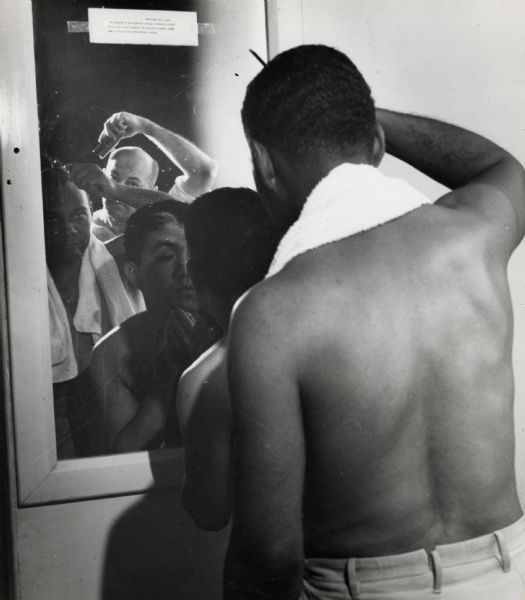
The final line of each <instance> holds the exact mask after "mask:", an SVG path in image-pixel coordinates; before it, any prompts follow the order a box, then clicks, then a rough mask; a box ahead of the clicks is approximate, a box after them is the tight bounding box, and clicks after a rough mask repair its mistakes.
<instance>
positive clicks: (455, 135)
mask: <svg viewBox="0 0 525 600" xmlns="http://www.w3.org/2000/svg"><path fill="white" fill-rule="evenodd" d="M376 115H377V121H378V123H379V124H380V125H381V126H382V128H383V130H384V132H385V138H386V151H387V152H388V153H389V154H391V155H392V156H395V157H396V158H399V159H401V160H403V161H405V162H407V163H408V164H410V165H412V166H413V167H415V168H416V169H418V170H419V171H421V172H422V173H425V175H428V176H429V177H431V178H432V179H434V180H436V181H438V182H439V183H441V184H443V185H445V186H447V187H449V188H451V189H452V190H454V191H453V192H452V194H447V195H446V196H444V197H443V198H442V199H441V200H440V203H441V204H444V205H447V206H454V207H455V208H468V209H472V210H478V211H479V212H481V213H482V214H484V215H486V216H487V217H489V218H490V219H492V220H493V221H494V222H495V223H496V224H498V225H503V226H504V227H505V229H506V230H507V231H509V232H510V234H511V236H512V239H510V240H509V242H510V244H511V248H510V250H512V249H514V247H515V246H517V244H518V243H519V242H520V240H521V239H522V237H523V235H524V233H525V172H524V170H523V167H522V166H521V164H520V163H519V162H518V161H517V160H516V159H515V158H514V157H513V156H512V155H511V154H509V153H508V152H507V151H505V150H503V148H500V147H499V146H498V145H497V144H495V143H494V142H491V141H490V140H487V139H486V138H484V137H482V136H480V135H478V134H476V133H473V132H471V131H467V130H466V129H462V128H461V127H456V126H454V125H449V124H447V123H443V122H441V121H437V120H434V119H430V118H426V117H419V116H414V115H407V114H402V113H396V112H393V111H389V110H384V109H377V111H376Z"/></svg>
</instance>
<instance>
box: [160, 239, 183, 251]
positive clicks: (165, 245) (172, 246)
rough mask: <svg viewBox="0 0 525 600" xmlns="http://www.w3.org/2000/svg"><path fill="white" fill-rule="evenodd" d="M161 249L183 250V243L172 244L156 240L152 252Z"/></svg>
mask: <svg viewBox="0 0 525 600" xmlns="http://www.w3.org/2000/svg"><path fill="white" fill-rule="evenodd" d="M161 248H169V249H170V250H179V249H180V248H185V244H184V242H182V241H180V242H172V241H168V240H157V241H156V242H155V243H154V244H153V246H152V249H153V250H160V249H161Z"/></svg>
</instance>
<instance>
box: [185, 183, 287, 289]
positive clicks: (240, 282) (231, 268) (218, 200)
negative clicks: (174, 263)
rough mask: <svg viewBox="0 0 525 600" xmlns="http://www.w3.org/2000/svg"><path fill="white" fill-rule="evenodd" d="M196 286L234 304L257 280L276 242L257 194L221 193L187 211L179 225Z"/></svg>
mask: <svg viewBox="0 0 525 600" xmlns="http://www.w3.org/2000/svg"><path fill="white" fill-rule="evenodd" d="M184 226H185V230H186V239H187V242H188V248H189V253H190V258H191V263H192V274H194V275H195V274H196V275H197V276H198V277H197V279H198V281H195V282H194V283H196V284H197V285H200V284H204V285H205V286H206V287H207V288H208V289H210V290H211V291H212V292H214V293H215V294H217V295H218V296H220V297H222V298H223V299H236V298H238V297H239V296H241V295H242V294H243V293H244V292H245V291H246V290H248V289H249V288H250V287H252V286H253V285H255V284H256V283H258V282H259V281H261V280H262V279H263V278H264V276H265V275H266V273H267V271H268V267H269V266H270V262H271V260H272V257H273V255H274V253H275V250H276V248H277V243H278V235H277V231H276V229H275V226H274V224H273V222H272V220H271V219H270V216H269V215H268V213H267V212H266V211H265V209H264V207H263V205H262V203H261V200H260V198H259V196H258V194H257V193H256V192H254V191H253V190H250V189H247V188H220V189H216V190H213V191H212V192H208V193H207V194H203V195H202V196H200V197H199V198H197V200H195V201H194V202H193V203H192V204H191V205H190V206H189V208H188V212H187V214H186V217H185V222H184Z"/></svg>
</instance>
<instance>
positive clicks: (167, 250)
mask: <svg viewBox="0 0 525 600" xmlns="http://www.w3.org/2000/svg"><path fill="white" fill-rule="evenodd" d="M164 215H165V216H166V218H167V221H166V223H165V224H163V225H162V226H161V227H159V229H157V230H156V231H154V232H151V233H149V234H148V236H147V239H146V243H145V245H144V249H143V251H142V255H141V259H140V262H139V264H138V265H136V268H137V271H136V272H137V286H138V287H139V288H140V289H141V290H142V293H143V294H144V299H145V301H146V306H147V308H148V310H160V311H165V310H170V309H174V308H183V309H185V310H196V309H197V308H198V305H197V297H196V294H195V290H194V289H193V287H192V285H191V282H190V280H189V277H188V272H187V268H186V262H187V258H188V255H187V247H186V238H185V236H184V230H183V228H182V226H181V225H180V224H179V223H178V222H177V221H176V219H175V218H174V217H173V216H172V215H169V214H168V213H164Z"/></svg>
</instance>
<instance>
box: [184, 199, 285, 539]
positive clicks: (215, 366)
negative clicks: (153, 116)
mask: <svg viewBox="0 0 525 600" xmlns="http://www.w3.org/2000/svg"><path fill="white" fill-rule="evenodd" d="M184 229H185V232H186V238H187V241H188V249H189V251H190V255H191V260H190V263H189V270H190V274H191V278H192V281H193V283H194V285H195V288H196V290H197V295H198V298H199V304H200V306H201V307H202V308H203V309H205V310H206V311H207V312H208V313H209V314H211V315H212V316H213V317H214V318H215V320H216V321H217V323H218V324H219V326H220V328H221V330H222V331H223V332H224V334H223V335H222V337H221V339H220V340H219V341H218V342H217V343H216V344H214V345H213V346H212V347H211V348H210V349H209V350H208V351H207V352H205V353H204V354H203V355H202V356H200V357H199V358H198V359H197V360H196V361H195V362H194V363H193V364H192V365H191V367H189V368H188V369H187V370H186V371H185V372H184V374H183V376H182V377H181V380H180V382H179V386H178V390H177V413H178V415H179V419H178V420H179V423H180V427H181V432H182V438H183V442H184V463H185V477H184V483H183V487H182V502H183V504H184V508H185V509H186V511H187V512H188V513H189V514H190V515H191V517H192V518H193V520H194V522H195V524H196V525H197V526H198V527H200V528H202V529H210V530H217V529H221V528H222V527H224V526H225V525H226V524H227V523H228V522H229V520H230V515H231V485H230V484H231V474H230V468H231V462H230V457H231V435H232V428H231V409H230V398H229V394H228V381H227V377H226V345H227V339H228V335H227V334H228V324H229V321H230V315H231V312H232V309H233V305H234V304H235V302H236V301H237V300H238V299H239V297H240V296H241V295H242V294H243V293H244V292H246V291H247V290H248V289H249V288H250V287H252V286H253V285H255V284H256V283H258V282H259V281H261V280H262V279H263V278H264V276H265V275H266V272H267V271H268V267H269V266H270V261H271V259H272V256H273V253H274V252H275V249H276V247H277V241H278V240H277V233H276V231H275V228H274V226H273V223H272V221H271V219H270V217H269V215H268V213H267V212H266V211H265V210H264V207H263V206H262V203H261V200H260V198H259V196H258V195H257V193H256V192H254V191H253V190H250V189H247V188H219V189H216V190H213V191H212V192H209V193H208V194H204V195H202V196H200V197H199V198H197V200H195V202H194V203H193V204H192V205H191V206H190V207H189V208H188V211H187V214H186V217H185V220H184Z"/></svg>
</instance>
